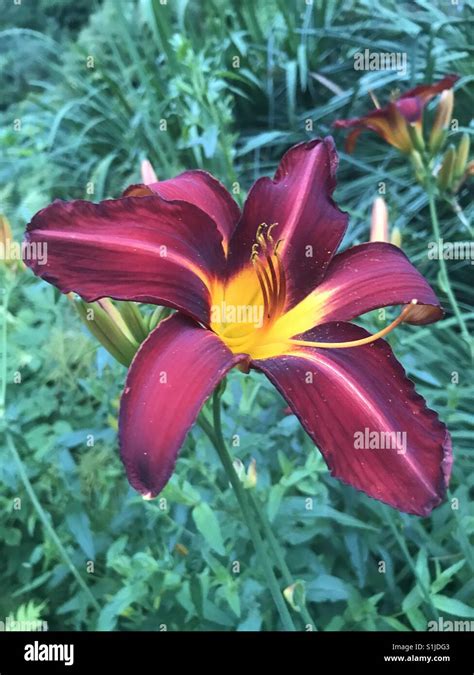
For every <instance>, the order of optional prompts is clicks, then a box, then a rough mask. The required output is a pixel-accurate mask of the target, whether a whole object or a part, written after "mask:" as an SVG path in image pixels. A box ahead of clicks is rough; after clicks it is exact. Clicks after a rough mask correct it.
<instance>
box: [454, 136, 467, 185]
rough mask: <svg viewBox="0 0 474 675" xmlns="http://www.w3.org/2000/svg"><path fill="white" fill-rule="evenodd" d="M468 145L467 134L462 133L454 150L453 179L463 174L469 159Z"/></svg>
mask: <svg viewBox="0 0 474 675" xmlns="http://www.w3.org/2000/svg"><path fill="white" fill-rule="evenodd" d="M470 145H471V142H470V139H469V134H463V135H462V138H461V140H460V142H459V146H458V149H457V151H456V159H455V162H454V169H453V175H454V179H455V180H456V179H458V178H461V176H463V175H464V172H465V170H466V166H467V160H468V159H469V148H470Z"/></svg>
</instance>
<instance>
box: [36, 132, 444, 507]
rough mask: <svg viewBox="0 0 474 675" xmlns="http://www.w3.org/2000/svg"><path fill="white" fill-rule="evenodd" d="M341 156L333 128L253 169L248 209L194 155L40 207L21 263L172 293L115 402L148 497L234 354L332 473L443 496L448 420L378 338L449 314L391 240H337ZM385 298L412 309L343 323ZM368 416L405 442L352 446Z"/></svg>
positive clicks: (146, 298)
mask: <svg viewBox="0 0 474 675" xmlns="http://www.w3.org/2000/svg"><path fill="white" fill-rule="evenodd" d="M336 166H337V155H336V151H335V149H334V144H333V141H332V139H331V138H329V137H328V138H326V139H324V140H321V139H316V140H313V141H311V142H309V143H302V144H300V145H296V146H295V147H293V148H291V149H290V150H289V151H288V152H287V153H286V154H285V155H284V157H283V159H282V160H281V163H280V165H279V167H278V170H277V172H276V174H275V177H274V178H273V179H270V178H260V179H259V180H257V182H256V183H255V184H254V185H253V187H252V189H251V190H250V193H249V195H248V198H247V201H246V203H245V206H244V208H243V212H242V213H240V210H239V208H238V206H237V204H236V203H235V202H234V201H233V199H232V197H231V196H230V194H229V193H228V192H227V191H226V189H225V188H224V186H223V185H222V184H221V183H219V182H218V181H217V180H216V179H215V178H213V177H212V176H211V175H210V174H208V173H205V172H203V171H186V172H185V173H182V174H181V175H179V176H177V177H176V178H173V179H171V180H165V181H162V182H157V183H154V184H152V185H150V186H144V185H139V186H132V187H131V188H129V189H128V190H127V191H126V192H125V194H124V196H123V197H122V198H120V199H115V200H106V201H103V202H101V203H99V204H93V203H90V202H87V201H80V200H79V201H73V202H69V203H68V202H63V201H56V202H54V203H53V204H51V205H50V206H48V207H47V208H45V209H43V210H42V211H40V212H39V213H37V214H36V215H35V216H34V218H33V219H32V221H31V223H30V224H29V226H28V229H27V234H26V238H27V240H28V241H30V242H43V243H46V244H47V251H48V260H47V264H46V265H44V266H41V265H39V264H38V263H37V262H35V261H29V262H28V264H29V265H30V267H31V268H32V269H33V271H34V272H35V273H36V274H37V275H39V276H40V277H42V278H43V279H45V280H46V281H49V282H50V283H52V284H54V285H55V286H57V287H58V288H59V289H60V290H61V291H62V292H64V293H68V292H70V291H74V292H76V293H78V294H79V295H81V296H82V297H83V298H84V299H85V300H86V301H88V302H92V301H94V300H96V299H98V298H103V297H110V298H115V299H120V300H129V301H135V302H146V303H154V304H159V305H166V306H168V307H172V308H175V309H177V310H178V311H177V312H176V313H175V314H174V315H173V316H171V317H170V318H168V319H166V320H165V321H162V322H161V323H160V324H159V325H158V327H157V328H155V329H154V330H153V331H152V332H151V333H150V335H149V336H148V338H147V339H146V340H145V341H144V342H143V344H142V345H141V347H140V349H139V350H138V352H137V354H136V356H135V358H134V360H133V362H132V364H131V367H130V370H129V372H128V376H127V380H126V384H125V389H124V393H123V396H122V401H121V408H120V419H119V429H120V445H121V456H122V459H123V462H124V464H125V467H126V470H127V474H128V477H129V480H130V482H131V484H132V485H133V486H134V487H135V488H136V489H137V490H138V491H140V492H141V493H142V494H143V495H144V496H147V497H150V496H155V495H157V494H158V493H159V492H160V490H162V488H163V487H164V485H165V484H166V483H167V481H168V480H169V478H170V475H171V473H172V471H173V468H174V465H175V462H176V457H177V454H178V451H179V449H180V447H181V445H182V443H183V441H184V438H185V436H186V434H187V432H188V430H189V429H190V427H191V425H192V424H193V423H194V422H195V420H196V418H197V415H198V413H199V411H200V409H201V407H202V405H203V403H204V402H205V401H206V399H207V398H208V397H209V396H210V394H211V393H212V391H213V389H214V388H215V387H216V385H217V384H218V383H219V381H220V380H222V378H223V377H224V376H225V375H226V373H227V372H228V371H229V370H230V369H231V368H233V367H234V366H239V367H240V368H241V369H242V370H248V368H255V369H256V370H259V371H261V372H263V373H264V374H265V375H267V377H268V378H269V379H270V380H271V382H273V384H274V385H275V386H276V387H277V389H278V390H279V391H280V392H281V394H282V395H283V397H284V398H285V399H286V400H287V402H288V404H289V405H290V406H291V409H292V410H293V411H294V413H295V414H296V415H297V416H298V418H299V419H300V421H301V424H302V425H303V427H304V428H305V430H306V431H307V433H308V434H309V435H310V436H311V438H312V439H313V440H314V442H315V443H316V444H317V445H318V447H319V448H320V450H321V452H322V453H323V455H324V457H325V459H326V462H327V464H328V466H329V468H330V469H331V472H332V474H333V475H334V476H336V477H338V478H340V479H341V480H343V481H344V482H346V483H349V484H350V485H353V486H354V487H356V488H358V489H359V490H362V491H364V492H366V493H367V494H368V495H370V496H371V497H374V498H376V499H379V500H381V501H383V502H386V503H387V504H390V505H391V506H393V507H395V508H397V509H400V510H402V511H407V512H409V513H414V514H419V515H426V514H428V513H429V512H430V511H431V509H432V508H433V507H434V506H436V505H437V504H439V502H440V501H441V499H442V497H443V495H444V493H445V489H446V485H447V483H448V480H449V475H450V468H451V461H452V460H451V443H450V437H449V433H448V431H447V429H446V427H445V426H444V424H442V423H441V422H440V420H439V419H438V416H437V415H436V413H435V412H433V411H432V410H429V409H428V408H427V407H426V403H425V401H424V400H423V398H421V396H419V395H418V394H417V393H416V392H415V390H414V386H413V384H412V383H411V382H410V381H409V380H408V379H407V377H406V375H405V372H404V370H403V368H402V366H401V365H400V364H399V363H398V362H397V360H396V359H395V357H394V355H393V354H392V351H391V349H390V347H389V345H388V344H387V343H386V342H384V341H383V340H381V339H379V338H380V337H382V336H383V335H385V334H387V333H388V332H389V331H390V330H391V329H392V328H394V327H395V326H396V325H398V324H399V323H401V322H402V321H405V322H407V323H411V324H426V323H430V322H433V321H436V320H437V319H439V318H440V317H441V316H442V314H443V313H442V310H441V308H440V305H439V301H438V299H437V297H436V295H435V293H434V292H433V290H432V289H431V288H430V286H429V285H428V283H427V282H426V281H425V280H424V278H423V277H422V276H421V275H420V274H419V272H418V271H417V270H416V269H415V268H414V267H413V265H412V264H411V263H410V262H409V260H408V259H407V257H406V256H405V254H404V253H403V252H402V251H401V250H400V249H398V248H396V247H395V246H392V245H390V244H385V243H367V244H362V245H360V246H355V247H353V248H351V249H349V250H346V251H344V252H343V253H339V254H337V255H335V253H336V249H337V248H338V246H339V244H340V242H341V240H342V238H343V235H344V232H345V229H346V226H347V215H346V214H345V213H344V212H342V211H340V210H339V209H338V207H337V206H336V204H335V203H334V201H333V200H332V198H331V195H332V193H333V191H334V188H335V185H336V181H335V171H336ZM265 223H266V224H267V225H265ZM414 301H416V304H415V302H414ZM390 305H401V306H404V309H403V310H402V312H401V314H400V316H399V318H398V319H396V320H395V321H394V322H392V324H390V326H388V327H387V328H386V329H384V330H383V331H380V332H379V333H377V334H375V335H370V334H369V333H368V332H367V331H365V330H364V329H362V328H360V327H358V326H356V325H353V324H351V323H349V322H350V321H351V319H353V318H355V317H357V316H359V315H361V314H363V313H365V312H368V311H370V310H373V309H375V308H379V307H385V306H390ZM366 430H369V432H370V433H371V432H375V433H376V434H378V435H379V436H380V438H389V437H393V434H396V433H405V434H406V447H405V450H406V451H405V452H401V450H400V448H399V449H392V450H389V449H385V450H383V449H379V450H370V449H364V450H361V449H358V448H357V444H355V441H354V439H355V437H356V436H357V435H358V434H360V433H366Z"/></svg>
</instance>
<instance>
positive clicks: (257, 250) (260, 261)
mask: <svg viewBox="0 0 474 675" xmlns="http://www.w3.org/2000/svg"><path fill="white" fill-rule="evenodd" d="M277 225H278V223H272V224H271V225H267V224H266V223H261V224H260V225H259V226H258V227H257V232H256V235H255V239H256V241H255V243H254V244H253V245H252V251H251V254H250V259H251V261H252V264H253V266H254V269H255V273H256V275H257V278H258V282H259V284H260V289H261V292H262V297H263V304H264V317H265V320H266V322H267V323H268V322H269V321H270V322H273V321H274V320H275V319H276V318H277V317H278V316H279V314H280V310H281V308H282V307H283V305H284V303H285V293H286V280H285V278H284V277H285V275H284V270H283V266H282V264H281V260H280V259H279V257H278V254H277V250H278V248H279V246H280V244H281V242H282V240H281V239H279V240H278V241H277V243H276V244H275V241H274V239H273V237H272V235H271V231H272V230H273V228H274V227H276V226H277ZM261 254H263V256H264V258H263V257H262V258H260V255H261Z"/></svg>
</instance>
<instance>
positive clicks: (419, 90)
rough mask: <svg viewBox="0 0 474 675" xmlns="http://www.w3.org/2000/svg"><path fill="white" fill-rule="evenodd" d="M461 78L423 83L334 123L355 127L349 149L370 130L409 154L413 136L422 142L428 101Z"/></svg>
mask: <svg viewBox="0 0 474 675" xmlns="http://www.w3.org/2000/svg"><path fill="white" fill-rule="evenodd" d="M458 79H459V78H458V76H457V75H446V77H444V78H443V79H442V80H441V81H440V82H437V83H436V84H431V85H428V84H426V85H425V84H422V85H419V86H418V87H414V88H413V89H410V90H409V91H406V92H405V93H404V94H402V95H401V96H400V97H399V98H398V99H396V100H395V101H390V103H388V104H387V105H386V106H384V107H383V108H379V107H377V108H376V109H375V110H373V111H372V112H369V113H367V115H364V116H362V117H353V118H351V119H347V120H336V121H335V122H334V125H333V126H334V127H336V128H342V129H351V132H350V134H349V135H348V137H347V140H346V149H347V151H348V152H352V151H353V150H354V147H355V144H356V141H357V139H358V137H359V135H360V134H361V133H362V131H364V129H370V130H371V131H375V133H376V134H378V135H379V136H381V137H382V138H383V139H384V140H385V141H386V142H387V143H390V145H393V146H395V147H396V148H398V150H401V152H405V153H409V152H411V151H412V150H413V148H414V141H413V135H414V134H415V135H417V138H418V140H419V141H421V137H422V134H421V124H422V117H423V110H424V108H425V106H426V104H427V103H428V102H429V101H431V99H432V98H433V97H434V96H436V95H437V94H439V93H440V92H442V91H444V90H446V89H451V88H452V87H453V86H454V84H455V83H456V82H457V80H458Z"/></svg>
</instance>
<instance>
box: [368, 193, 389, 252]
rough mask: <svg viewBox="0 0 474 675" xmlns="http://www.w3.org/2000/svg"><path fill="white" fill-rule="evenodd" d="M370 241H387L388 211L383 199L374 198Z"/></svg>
mask: <svg viewBox="0 0 474 675" xmlns="http://www.w3.org/2000/svg"><path fill="white" fill-rule="evenodd" d="M370 241H384V242H387V241H388V209H387V204H386V203H385V199H384V198H383V197H376V198H375V199H374V203H373V205H372V216H371V223H370Z"/></svg>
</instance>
